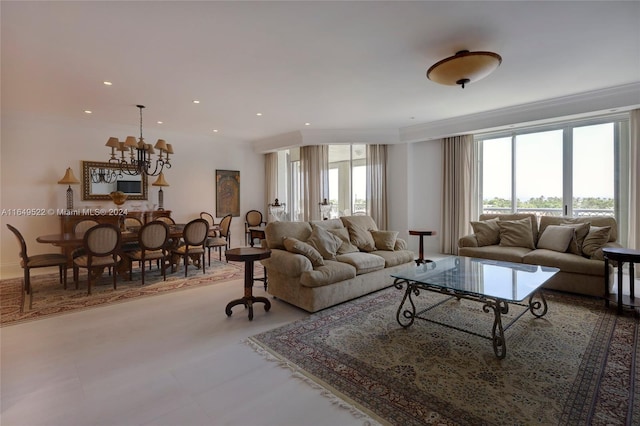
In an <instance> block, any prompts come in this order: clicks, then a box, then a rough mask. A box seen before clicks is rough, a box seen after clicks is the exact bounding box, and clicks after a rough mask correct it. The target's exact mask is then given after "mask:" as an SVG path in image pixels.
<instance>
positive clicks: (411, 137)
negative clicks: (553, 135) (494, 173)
mask: <svg viewBox="0 0 640 426" xmlns="http://www.w3.org/2000/svg"><path fill="white" fill-rule="evenodd" d="M638 107H640V82H636V83H631V84H626V85H623V86H616V87H610V88H606V89H601V90H595V91H591V92H584V93H580V94H576V95H569V96H564V97H560V98H554V99H547V100H544V101H539V102H532V103H528V104H522V105H516V106H513V107H508V108H501V109H497V110H492V111H485V112H481V113H477V114H470V115H464V116H460V117H454V118H448V119H446V120H439V121H433V122H430V123H425V124H418V125H415V126H410V127H404V128H401V129H400V142H402V143H408V142H419V141H426V140H433V139H440V138H443V137H447V136H455V135H462V134H470V133H479V132H488V131H496V130H501V129H510V128H515V127H523V126H525V125H527V126H528V125H531V124H542V123H552V122H554V121H560V120H564V119H567V118H569V117H572V118H574V117H575V118H578V117H588V116H594V115H600V114H602V113H611V112H621V111H625V110H631V109H635V108H638Z"/></svg>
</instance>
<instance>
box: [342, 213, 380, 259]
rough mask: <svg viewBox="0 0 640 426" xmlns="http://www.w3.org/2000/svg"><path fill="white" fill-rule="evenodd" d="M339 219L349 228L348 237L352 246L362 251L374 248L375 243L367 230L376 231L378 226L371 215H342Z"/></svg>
mask: <svg viewBox="0 0 640 426" xmlns="http://www.w3.org/2000/svg"><path fill="white" fill-rule="evenodd" d="M340 220H341V221H342V223H343V224H344V226H345V227H346V228H347V229H348V230H349V238H350V240H351V243H352V244H353V245H354V246H356V247H358V248H359V249H360V250H362V251H374V250H375V249H376V243H375V241H373V237H372V236H371V232H369V231H377V230H378V226H377V225H376V223H375V222H374V220H373V218H372V217H371V216H342V217H341V218H340Z"/></svg>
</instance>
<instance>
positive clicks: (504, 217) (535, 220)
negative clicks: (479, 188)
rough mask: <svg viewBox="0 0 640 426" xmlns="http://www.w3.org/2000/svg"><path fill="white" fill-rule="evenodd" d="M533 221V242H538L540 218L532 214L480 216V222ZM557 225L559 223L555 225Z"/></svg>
mask: <svg viewBox="0 0 640 426" xmlns="http://www.w3.org/2000/svg"><path fill="white" fill-rule="evenodd" d="M527 217H528V218H530V219H531V233H532V234H533V242H534V243H536V242H537V241H538V235H539V233H538V218H537V217H536V215H534V214H531V213H508V214H502V213H500V214H496V213H483V214H481V215H480V220H489V219H495V218H498V220H520V219H524V218H527ZM554 225H557V223H554Z"/></svg>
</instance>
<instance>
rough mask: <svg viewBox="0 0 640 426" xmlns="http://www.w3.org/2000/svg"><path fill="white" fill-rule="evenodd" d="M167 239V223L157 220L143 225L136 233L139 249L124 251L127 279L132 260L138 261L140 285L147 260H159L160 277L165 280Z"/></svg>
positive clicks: (131, 272)
mask: <svg viewBox="0 0 640 426" xmlns="http://www.w3.org/2000/svg"><path fill="white" fill-rule="evenodd" d="M167 241H169V225H167V224H166V223H164V222H161V221H159V220H154V221H153V222H149V223H147V224H146V225H143V226H142V228H140V232H139V233H138V246H139V247H140V248H139V250H135V251H131V252H125V253H124V255H125V256H126V257H127V258H128V259H129V261H130V263H129V279H131V277H132V276H133V262H139V263H140V270H141V272H142V285H144V275H145V263H146V261H147V260H148V261H149V264H151V261H152V260H155V261H158V262H160V269H161V270H162V279H163V280H165V281H166V279H167V272H166V259H167Z"/></svg>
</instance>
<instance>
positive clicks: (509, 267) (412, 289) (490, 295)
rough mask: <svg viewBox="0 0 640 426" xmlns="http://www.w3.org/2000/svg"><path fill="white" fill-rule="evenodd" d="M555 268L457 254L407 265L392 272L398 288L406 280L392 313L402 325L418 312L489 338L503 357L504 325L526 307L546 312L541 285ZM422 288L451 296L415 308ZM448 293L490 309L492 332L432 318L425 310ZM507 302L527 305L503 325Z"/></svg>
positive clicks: (539, 314)
mask: <svg viewBox="0 0 640 426" xmlns="http://www.w3.org/2000/svg"><path fill="white" fill-rule="evenodd" d="M558 271H559V269H558V268H551V267H546V266H538V265H526V264H522V263H511V262H501V261H496V260H487V259H476V258H472V257H458V256H452V257H447V258H444V259H441V260H436V261H434V262H431V263H426V264H423V265H420V266H417V267H410V268H407V269H405V270H402V271H400V272H397V273H394V274H391V276H392V277H394V278H395V281H394V285H395V287H396V288H398V289H403V288H404V286H405V285H406V290H405V293H404V297H403V298H402V302H400V306H399V307H398V311H397V313H396V319H397V320H398V323H399V324H400V325H401V326H402V327H405V328H407V327H409V326H411V325H412V324H413V322H414V321H415V319H416V318H418V319H422V320H425V321H429V322H433V323H436V324H440V325H443V326H446V327H451V328H454V329H456V330H459V331H463V332H466V333H470V334H473V335H476V336H480V337H483V338H486V339H490V340H491V341H492V342H493V352H494V353H495V354H496V356H497V357H498V358H499V359H502V358H504V357H505V356H506V354H507V346H506V341H505V337H504V332H505V330H507V329H508V328H509V327H510V326H511V325H512V324H513V323H515V322H516V321H517V320H518V319H519V318H520V317H522V315H524V314H525V313H526V312H527V311H530V312H531V313H532V314H533V315H534V316H535V317H537V318H540V317H543V316H544V315H545V314H546V313H547V301H546V300H545V298H544V294H543V293H542V292H541V291H539V290H540V287H541V286H542V285H543V284H544V283H545V282H546V281H547V280H548V279H549V278H551V277H552V276H553V275H555V274H556V273H557V272H558ZM421 290H428V291H433V292H438V293H442V294H446V295H450V296H451V297H450V298H446V299H445V300H442V301H440V302H438V303H436V304H434V305H431V306H429V307H427V308H426V309H422V310H420V311H417V310H416V304H415V302H414V298H417V297H418V296H419V295H420V291H421ZM452 298H457V299H467V300H474V301H477V302H481V303H483V304H484V305H483V307H482V310H483V311H484V312H490V311H493V313H494V321H493V329H492V333H491V337H488V336H484V335H480V334H477V333H475V332H473V331H469V330H464V329H461V328H458V327H454V326H452V325H448V324H444V323H442V322H439V321H434V320H432V319H429V318H428V317H426V316H425V314H426V313H427V312H428V311H430V310H431V309H433V308H435V307H437V306H440V305H442V304H443V303H445V302H447V301H448V300H451V299H452ZM527 298H528V302H527V303H526V304H523V303H522V302H523V301H524V300H525V299H527ZM509 304H517V305H520V306H526V307H527V308H528V309H526V310H523V311H522V312H521V313H520V314H519V315H517V316H516V317H515V318H514V319H513V320H511V321H510V322H509V323H508V324H507V325H506V326H505V327H503V324H502V315H503V314H507V313H508V312H509Z"/></svg>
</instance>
